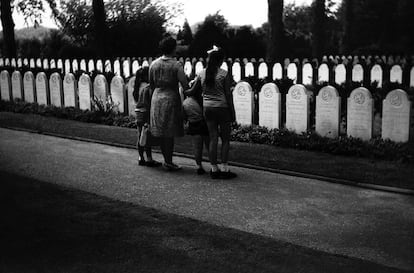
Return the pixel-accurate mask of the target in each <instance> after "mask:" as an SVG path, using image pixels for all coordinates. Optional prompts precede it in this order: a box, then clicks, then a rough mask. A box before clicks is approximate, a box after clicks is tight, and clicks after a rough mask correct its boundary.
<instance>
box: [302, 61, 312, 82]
mask: <svg viewBox="0 0 414 273" xmlns="http://www.w3.org/2000/svg"><path fill="white" fill-rule="evenodd" d="M312 80H313V67H312V65H311V64H310V63H306V64H304V65H303V68H302V84H304V85H311V84H312Z"/></svg>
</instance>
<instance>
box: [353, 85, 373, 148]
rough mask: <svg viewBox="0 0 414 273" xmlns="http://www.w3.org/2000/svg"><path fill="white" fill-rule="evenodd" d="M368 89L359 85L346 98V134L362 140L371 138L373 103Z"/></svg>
mask: <svg viewBox="0 0 414 273" xmlns="http://www.w3.org/2000/svg"><path fill="white" fill-rule="evenodd" d="M372 101H373V100H372V96H371V93H370V92H369V90H368V89H366V88H364V87H359V88H357V89H355V90H354V91H352V92H351V95H350V96H349V98H348V111H347V135H348V136H352V137H355V138H360V139H362V140H369V139H371V138H372V121H373V103H372Z"/></svg>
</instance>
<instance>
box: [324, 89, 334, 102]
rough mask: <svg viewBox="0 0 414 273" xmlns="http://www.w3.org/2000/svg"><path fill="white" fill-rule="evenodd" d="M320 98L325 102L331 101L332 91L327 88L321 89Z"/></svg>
mask: <svg viewBox="0 0 414 273" xmlns="http://www.w3.org/2000/svg"><path fill="white" fill-rule="evenodd" d="M322 99H323V100H324V101H326V102H330V101H332V93H331V92H330V91H329V90H327V89H325V90H323V91H322Z"/></svg>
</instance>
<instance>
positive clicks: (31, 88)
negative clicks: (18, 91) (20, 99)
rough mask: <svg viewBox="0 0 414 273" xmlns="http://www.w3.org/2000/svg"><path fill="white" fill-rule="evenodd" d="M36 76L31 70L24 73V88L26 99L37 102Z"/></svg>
mask: <svg viewBox="0 0 414 273" xmlns="http://www.w3.org/2000/svg"><path fill="white" fill-rule="evenodd" d="M35 86H36V85H35V78H34V75H33V73H32V72H31V71H27V72H26V73H24V77H23V89H24V100H25V101H27V102H35V98H36V92H35Z"/></svg>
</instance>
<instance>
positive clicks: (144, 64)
mask: <svg viewBox="0 0 414 273" xmlns="http://www.w3.org/2000/svg"><path fill="white" fill-rule="evenodd" d="M146 66H150V64H149V62H148V60H144V61H143V62H142V67H146Z"/></svg>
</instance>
